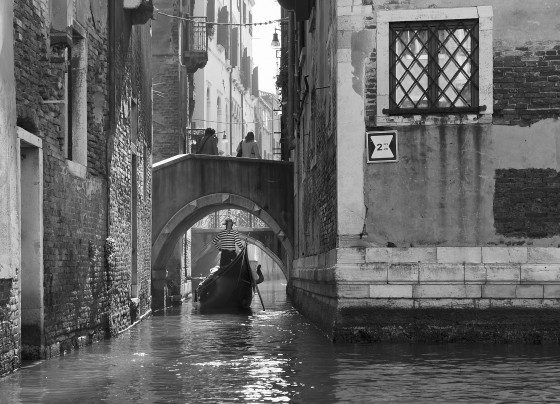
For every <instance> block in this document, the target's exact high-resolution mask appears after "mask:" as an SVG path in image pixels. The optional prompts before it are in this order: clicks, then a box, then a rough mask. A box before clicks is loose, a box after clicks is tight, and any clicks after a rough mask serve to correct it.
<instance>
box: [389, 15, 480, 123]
mask: <svg viewBox="0 0 560 404" xmlns="http://www.w3.org/2000/svg"><path fill="white" fill-rule="evenodd" d="M389 27H390V31H389V35H390V36H389V47H390V54H389V57H390V61H389V63H390V69H389V72H390V74H389V85H390V89H389V93H390V96H389V106H390V108H389V109H384V110H383V112H384V113H386V114H388V115H402V114H405V113H409V114H414V113H417V114H418V113H420V114H423V113H429V112H435V113H449V112H475V113H477V112H478V111H479V106H478V64H479V60H478V59H479V58H478V19H469V20H443V21H442V20H438V21H422V22H416V21H415V22H408V21H407V22H392V23H390V24H389ZM442 28H443V29H442ZM460 29H467V30H468V36H467V37H466V38H463V39H462V40H461V39H460V37H458V36H456V33H457V32H459V30H460ZM399 31H401V32H402V33H407V34H408V35H407V37H408V43H406V44H405V43H404V42H403V40H402V39H400V37H401V36H402V35H401V34H399V33H398V32H399ZM440 31H443V32H446V31H447V32H449V31H452V33H451V34H448V35H446V36H445V37H444V38H443V41H441V39H440V38H439V33H440ZM453 31H454V33H453ZM411 32H414V34H413V35H412V37H410V33H411ZM421 32H422V33H425V37H426V38H425V40H424V39H422V38H421V37H422V36H423V35H420V33H421ZM399 42H400V43H401V44H402V47H403V49H402V51H401V50H400V49H399ZM405 42H406V40H405ZM455 43H456V44H458V46H457V50H455V51H454V52H453V53H452V54H450V49H448V46H449V44H451V45H453V44H455ZM413 48H414V49H413ZM415 48H419V49H415ZM442 50H443V51H446V52H447V53H448V54H449V58H448V60H447V61H446V62H445V63H444V64H443V66H442V65H440V55H441V54H442ZM418 51H419V52H420V53H421V54H419V55H418V54H417V53H418ZM457 53H466V54H467V59H466V60H465V61H464V62H463V63H460V62H459V59H458V57H459V55H458V54H457ZM443 54H444V55H445V53H443ZM406 61H410V65H409V66H405V62H406ZM419 61H424V62H423V63H422V64H420V63H419ZM399 66H401V68H402V69H403V70H404V71H403V74H402V76H399V75H398V73H397V71H398V70H399ZM415 66H416V67H415ZM421 66H425V67H421ZM418 67H420V69H419V68H418ZM448 67H451V68H453V67H458V69H457V71H456V72H455V74H453V75H451V76H452V77H451V78H449V77H448V74H446V70H447V68H448ZM413 70H420V72H416V74H415V72H413ZM466 70H468V73H470V74H469V76H468V78H467V80H466V82H465V84H467V83H468V87H469V90H470V96H469V97H463V96H462V95H461V94H459V92H457V91H456V90H458V86H457V83H458V80H457V79H458V78H459V77H460V76H461V75H463V76H465V77H466V74H467V71H466ZM418 73H419V74H418ZM407 77H409V78H410V79H412V83H411V84H410V85H408V84H405V86H406V87H405V86H403V85H402V82H403V81H404V79H406V78H407ZM441 78H443V79H445V78H447V79H449V80H448V84H447V85H445V86H444V87H445V88H443V89H442V86H441V84H440V83H439V81H440V79H441ZM424 79H425V85H422V84H421V81H424ZM414 87H418V88H420V89H421V96H420V98H419V99H418V100H417V101H415V100H414V96H413V95H412V90H413V89H414ZM424 87H425V88H424ZM463 89H464V87H463ZM399 91H401V92H402V93H403V95H402V97H400V98H399V96H398V92H399ZM453 91H455V92H456V93H457V94H452V92H453ZM450 92H451V94H450V95H448V93H450ZM461 92H462V91H461ZM442 96H443V97H442ZM407 98H408V100H409V101H410V102H411V103H413V104H415V105H414V106H412V107H408V106H399V104H402V103H403V102H406V99H407ZM442 98H446V99H447V100H448V101H449V103H450V104H451V105H450V106H438V103H439V102H440V100H441V99H442ZM452 98H454V99H453V100H452ZM422 99H425V102H426V106H425V107H422V106H418V104H419V103H420V102H422ZM461 101H464V102H465V103H467V105H464V106H458V105H457V103H460V102H461Z"/></svg>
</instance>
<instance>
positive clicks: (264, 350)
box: [0, 280, 560, 404]
mask: <svg viewBox="0 0 560 404" xmlns="http://www.w3.org/2000/svg"><path fill="white" fill-rule="evenodd" d="M260 286H261V292H262V295H263V300H264V302H265V305H266V311H263V310H261V309H260V303H259V300H258V298H257V299H255V301H254V304H253V310H252V313H246V314H201V313H200V312H199V311H198V309H197V307H196V304H192V303H187V304H184V305H183V306H181V307H177V308H173V309H170V310H167V311H165V312H162V313H155V314H154V315H153V316H152V317H150V318H148V319H146V320H144V321H142V322H141V323H140V324H138V325H136V326H135V327H133V328H131V329H130V330H128V331H126V332H125V333H124V334H122V335H120V336H119V337H117V338H114V339H112V340H107V341H104V342H101V343H97V344H95V345H92V346H89V347H87V348H85V349H83V350H81V351H77V352H72V353H70V354H68V355H66V356H64V357H60V358H54V359H50V360H47V361H42V362H38V363H29V364H25V365H24V366H25V367H24V368H23V369H21V370H20V371H18V372H16V373H14V374H12V375H10V376H7V377H5V378H3V379H0V402H1V403H80V404H81V403H101V402H106V403H224V402H248V403H283V402H290V403H370V402H399V403H401V402H402V403H409V402H415V403H416V402H420V403H423V402H426V403H428V402H430V403H431V402H441V403H449V402H471V403H472V402H477V403H478V402H552V401H555V402H558V401H559V400H560V347H559V346H556V345H548V346H538V345H537V346H535V345H483V344H480V345H478V344H469V345H455V344H446V345H430V344H374V345H338V344H337V345H333V344H331V343H330V342H329V340H327V339H326V338H325V337H324V336H323V334H321V332H320V331H318V330H317V329H316V328H315V327H313V326H312V325H310V324H309V323H308V322H307V321H306V320H305V319H304V318H303V317H302V316H301V315H299V314H298V312H296V311H295V310H294V309H293V308H292V307H291V305H290V304H289V303H288V302H287V301H286V294H285V282H283V281H281V280H278V281H276V282H271V281H268V282H265V283H263V284H261V285H260Z"/></svg>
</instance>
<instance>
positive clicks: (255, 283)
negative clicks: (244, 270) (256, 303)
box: [249, 267, 266, 311]
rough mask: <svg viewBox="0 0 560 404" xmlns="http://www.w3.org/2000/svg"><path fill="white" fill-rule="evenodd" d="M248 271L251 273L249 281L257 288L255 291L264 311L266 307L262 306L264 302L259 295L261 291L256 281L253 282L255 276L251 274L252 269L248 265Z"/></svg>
mask: <svg viewBox="0 0 560 404" xmlns="http://www.w3.org/2000/svg"><path fill="white" fill-rule="evenodd" d="M249 273H250V274H251V283H252V284H253V287H254V288H255V289H257V293H258V295H259V299H260V301H261V305H262V308H263V311H266V309H265V308H264V302H263V299H262V296H261V291H260V290H259V285H257V282H255V277H254V276H253V271H252V270H251V267H249Z"/></svg>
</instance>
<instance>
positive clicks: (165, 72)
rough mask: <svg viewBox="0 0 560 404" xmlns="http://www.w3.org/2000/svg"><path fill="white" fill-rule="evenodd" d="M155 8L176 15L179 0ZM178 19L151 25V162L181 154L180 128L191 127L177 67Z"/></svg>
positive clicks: (184, 77)
mask: <svg viewBox="0 0 560 404" xmlns="http://www.w3.org/2000/svg"><path fill="white" fill-rule="evenodd" d="M158 8H159V9H160V10H163V11H164V12H166V13H168V14H170V15H175V14H176V15H178V14H179V1H178V0H162V1H160V3H159V4H158ZM178 34H179V20H177V19H172V18H168V17H165V16H161V18H158V19H157V20H155V21H154V23H153V47H152V54H153V57H152V66H153V76H154V90H155V92H154V162H156V163H157V162H158V161H161V160H164V159H166V158H169V157H172V156H175V155H177V154H180V153H184V139H183V136H184V132H183V127H189V126H190V120H189V97H188V91H185V88H188V85H189V78H188V76H187V74H186V71H185V69H184V68H182V67H181V66H180V61H179V58H178V57H177V54H178V52H179V37H178Z"/></svg>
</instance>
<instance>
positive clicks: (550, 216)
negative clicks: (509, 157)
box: [494, 169, 560, 238]
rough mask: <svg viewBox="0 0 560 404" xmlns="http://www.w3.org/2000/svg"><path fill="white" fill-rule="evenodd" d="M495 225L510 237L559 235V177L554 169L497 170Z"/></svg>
mask: <svg viewBox="0 0 560 404" xmlns="http://www.w3.org/2000/svg"><path fill="white" fill-rule="evenodd" d="M495 177H496V191H495V194H494V224H495V226H496V232H497V233H498V234H501V235H503V236H507V237H519V238H526V237H528V238H544V237H552V236H556V235H558V234H560V204H559V201H558V191H559V189H560V174H559V173H558V171H556V170H553V169H526V170H516V169H509V170H496V174H495Z"/></svg>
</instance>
